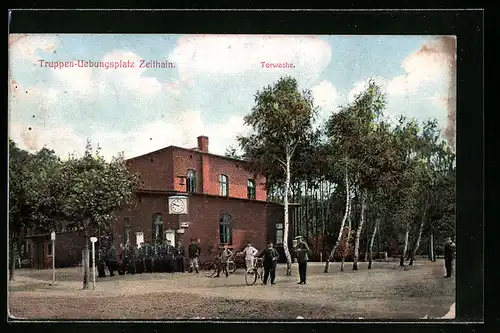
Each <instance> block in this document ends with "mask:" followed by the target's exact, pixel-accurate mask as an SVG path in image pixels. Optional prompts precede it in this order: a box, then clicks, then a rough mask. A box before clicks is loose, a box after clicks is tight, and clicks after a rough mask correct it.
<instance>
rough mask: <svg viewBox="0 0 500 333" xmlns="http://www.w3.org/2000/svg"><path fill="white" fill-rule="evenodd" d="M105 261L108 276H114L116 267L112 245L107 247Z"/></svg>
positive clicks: (114, 251)
mask: <svg viewBox="0 0 500 333" xmlns="http://www.w3.org/2000/svg"><path fill="white" fill-rule="evenodd" d="M106 259H107V263H106V265H107V266H108V270H109V276H114V275H115V271H116V270H118V267H117V258H116V250H115V246H114V245H113V244H112V245H111V246H110V247H109V249H108V252H107V253H106Z"/></svg>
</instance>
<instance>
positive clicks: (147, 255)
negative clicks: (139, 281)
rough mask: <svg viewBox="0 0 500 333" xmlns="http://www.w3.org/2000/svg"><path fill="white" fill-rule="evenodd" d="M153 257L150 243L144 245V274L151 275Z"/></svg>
mask: <svg viewBox="0 0 500 333" xmlns="http://www.w3.org/2000/svg"><path fill="white" fill-rule="evenodd" d="M153 255H154V250H153V247H152V246H151V243H150V242H147V243H146V244H144V266H145V267H146V272H148V273H153Z"/></svg>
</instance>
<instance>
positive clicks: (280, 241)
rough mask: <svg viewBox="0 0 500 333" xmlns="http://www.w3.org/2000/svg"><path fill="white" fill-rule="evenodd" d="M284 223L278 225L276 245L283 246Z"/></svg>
mask: <svg viewBox="0 0 500 333" xmlns="http://www.w3.org/2000/svg"><path fill="white" fill-rule="evenodd" d="M283 235H284V232H283V223H276V245H282V244H283Z"/></svg>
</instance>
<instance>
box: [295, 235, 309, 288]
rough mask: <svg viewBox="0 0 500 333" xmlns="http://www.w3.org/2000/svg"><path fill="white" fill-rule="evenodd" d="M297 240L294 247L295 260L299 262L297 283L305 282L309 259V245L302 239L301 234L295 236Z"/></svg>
mask: <svg viewBox="0 0 500 333" xmlns="http://www.w3.org/2000/svg"><path fill="white" fill-rule="evenodd" d="M295 240H297V246H296V248H295V253H296V256H297V261H298V263H299V277H300V282H299V283H298V284H306V275H307V261H308V260H309V254H308V253H309V251H310V250H309V246H308V245H307V243H306V242H305V241H304V238H303V237H302V236H297V237H295Z"/></svg>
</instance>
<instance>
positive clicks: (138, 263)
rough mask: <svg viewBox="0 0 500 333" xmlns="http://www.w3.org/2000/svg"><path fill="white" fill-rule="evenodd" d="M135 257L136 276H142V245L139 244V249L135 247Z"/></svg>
mask: <svg viewBox="0 0 500 333" xmlns="http://www.w3.org/2000/svg"><path fill="white" fill-rule="evenodd" d="M135 255H136V262H135V263H136V264H135V267H136V272H137V274H142V273H144V271H145V269H144V245H143V244H141V246H140V247H137V248H136V249H135Z"/></svg>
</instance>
